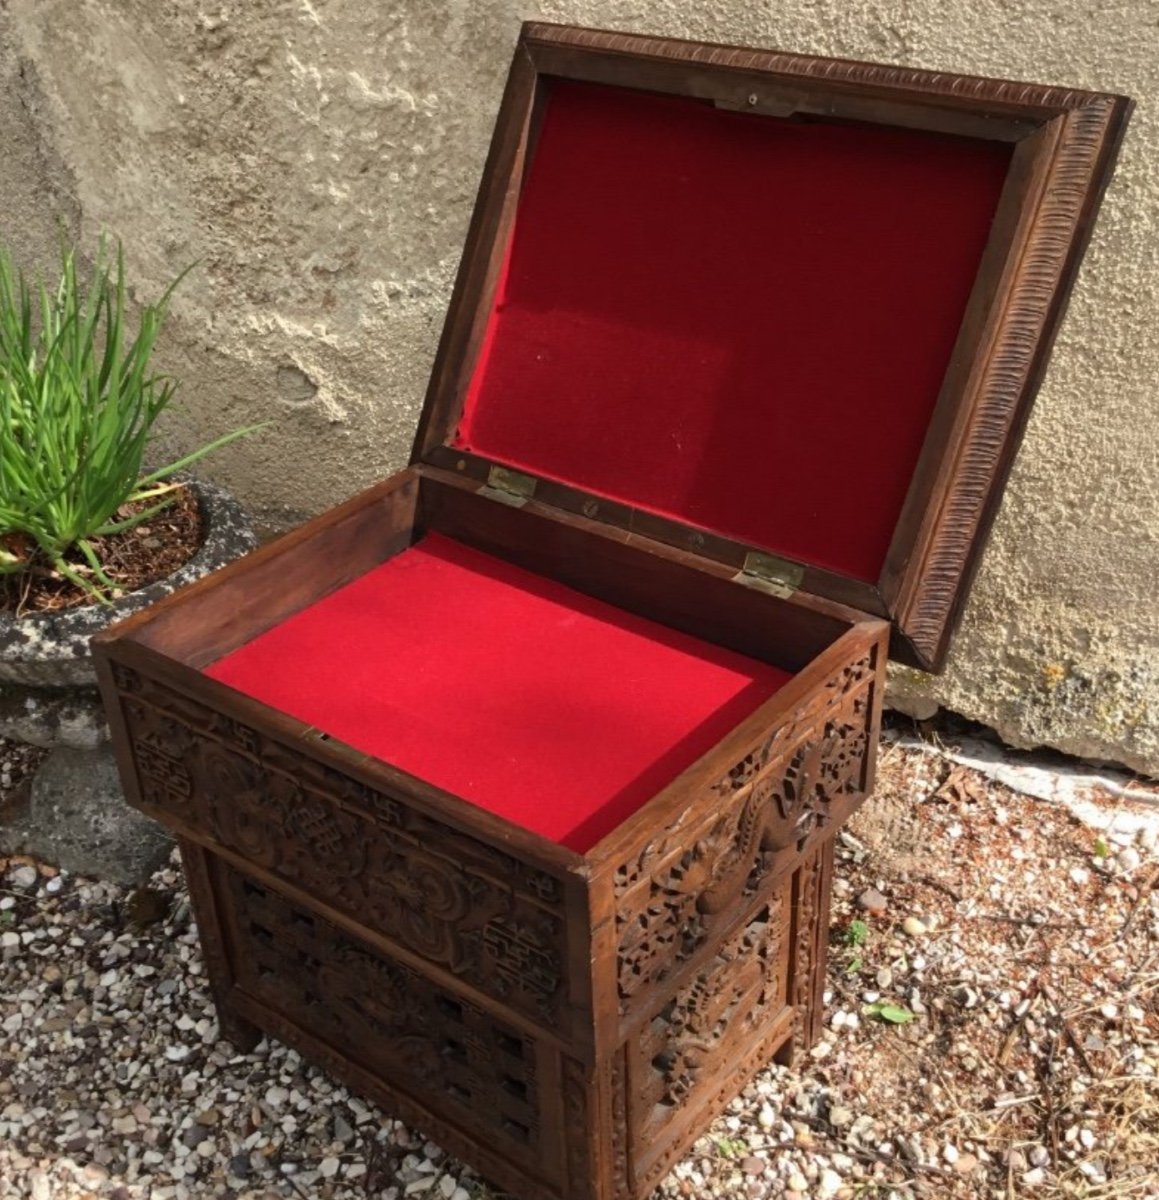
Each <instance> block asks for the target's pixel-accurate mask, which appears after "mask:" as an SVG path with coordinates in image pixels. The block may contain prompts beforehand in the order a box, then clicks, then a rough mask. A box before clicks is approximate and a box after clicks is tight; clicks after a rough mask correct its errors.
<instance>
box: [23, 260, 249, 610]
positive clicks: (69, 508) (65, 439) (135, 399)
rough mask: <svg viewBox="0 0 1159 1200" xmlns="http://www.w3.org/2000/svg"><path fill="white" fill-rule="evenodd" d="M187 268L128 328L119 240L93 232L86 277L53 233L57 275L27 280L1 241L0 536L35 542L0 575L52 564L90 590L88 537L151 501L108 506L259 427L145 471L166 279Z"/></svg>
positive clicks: (164, 399) (98, 571)
mask: <svg viewBox="0 0 1159 1200" xmlns="http://www.w3.org/2000/svg"><path fill="white" fill-rule="evenodd" d="M191 269H192V268H190V267H187V268H186V269H185V270H184V271H182V272H181V273H180V274H179V275H178V276H177V278H176V279H174V280H173V282H172V283H170V284H169V286H168V287H167V288H166V289H165V291H164V292H163V293H162V295H161V297H160V299H159V300H158V301H157V302H156V303H154V304H145V305H143V306H142V307H141V308H140V310H139V312H138V313H137V317H136V329H135V331H134V329H133V328H132V327H131V325H132V322H131V320H130V313H129V307H130V306H129V302H128V299H127V297H128V295H129V291H128V288H127V286H126V279H125V258H124V250H123V248H122V246H121V245H120V243H117V246H116V253H115V254H111V253H110V252H109V246H108V243H107V241H106V239H105V238H103V237H102V238H101V239H100V242H99V244H98V247H97V251H96V255H95V257H94V258H93V261H92V265H91V267H90V268H89V269H88V272H87V276H86V275H85V274H84V272H82V271H81V270H80V269H79V268H78V260H77V255H76V252H75V251H74V250H73V249H71V248H70V247H69V246H68V245H67V244H65V243H64V241H63V240H62V244H61V252H60V275H59V278H58V279H57V281H56V282H55V283H54V284H53V285H52V286H49V284H48V283H46V282H45V281H44V280H43V279H38V280H36V281H35V282H29V281H28V280H27V279H25V277H24V275H23V274H22V273H21V272H20V271H18V270H17V269H16V268H15V267H14V266H13V264H12V262H11V260H10V258H9V255H8V253H7V251H6V250H5V249H4V247H3V246H0V538H3V537H4V536H5V535H6V534H20V535H23V538H22V540H28V541H29V542H30V543H31V544H32V545H33V546H34V550H33V551H32V553H30V555H29V556H27V557H26V558H21V559H20V560H19V561H15V556H14V555H12V554H11V552H10V551H5V552H4V553H3V554H0V574H10V573H16V572H19V571H23V570H26V569H28V568H29V567H31V566H37V565H38V566H41V567H43V566H51V567H52V569H54V570H57V571H59V572H60V573H61V574H62V575H64V576H65V577H66V578H68V579H70V580H71V581H73V582H74V583H75V584H76V585H77V586H78V587H81V588H83V589H84V590H85V591H87V592H89V593H90V594H91V595H92V596H93V597H94V599H101V600H107V592H108V591H110V590H112V589H113V588H115V586H116V581H115V580H113V579H111V578H110V577H109V576H108V575H107V574H106V573H105V571H104V569H103V567H102V564H101V563H100V561H99V555H98V553H97V551H96V549H95V548H94V547H93V545H92V544H91V542H90V540H89V539H91V538H93V537H96V536H99V535H107V534H110V533H117V532H123V531H124V530H126V529H130V528H132V527H133V525H135V524H139V523H140V522H141V521H143V520H145V519H147V517H148V516H151V515H153V514H154V513H155V512H156V511H157V510H156V508H155V507H152V506H151V507H150V509H149V511H147V512H145V513H136V514H133V515H132V516H129V517H124V516H122V517H120V518H118V517H117V515H116V514H117V513H118V511H119V510H121V509H122V508H123V506H124V505H125V504H126V503H128V502H129V501H131V500H136V499H146V498H148V499H160V498H161V497H162V495H163V493H164V490H165V489H164V488H158V487H156V486H155V485H156V484H157V483H158V482H159V481H161V480H164V479H166V478H168V477H169V476H170V475H172V474H173V473H174V472H175V471H178V470H181V469H182V468H183V467H185V466H188V465H191V464H192V463H195V462H197V461H198V460H199V459H200V458H201V457H202V456H203V455H205V454H209V453H211V452H212V451H214V450H217V449H219V448H220V447H222V446H224V445H227V444H228V443H229V442H231V441H234V440H235V439H237V438H239V437H245V436H247V435H248V434H250V433H253V432H254V431H255V430H257V429H260V428H261V426H247V427H246V428H244V429H238V430H234V431H233V432H232V433H226V434H224V435H222V436H220V437H217V438H215V439H213V440H211V441H209V442H207V443H206V444H205V445H203V446H201V447H200V448H198V449H195V450H193V451H191V452H189V453H186V454H184V455H182V456H181V457H179V458H178V459H177V460H176V461H175V462H171V463H169V464H168V465H167V466H165V467H162V468H161V469H160V470H154V471H151V472H146V471H145V469H144V466H143V464H144V462H145V459H146V456H147V454H148V452H149V450H150V448H151V446H152V444H153V429H154V426H155V424H156V422H157V419H158V418H159V417H160V416H161V415H162V413H164V411H165V410H166V408H168V406H169V404H170V403H171V401H172V399H173V396H174V394H175V392H176V384H175V383H174V382H173V381H172V380H171V379H168V378H166V377H165V376H163V375H158V374H156V373H155V372H154V371H153V370H152V368H151V365H150V364H151V359H152V355H153V350H154V347H155V345H156V343H157V341H158V339H159V337H160V336H161V333H162V331H163V329H164V325H165V319H166V317H167V315H168V312H169V306H170V302H171V300H172V298H173V293H174V290H175V289H176V288H177V286H178V285H179V284H180V283H181V281H182V280H183V279H184V278H185V276H186V275H187V274H188V272H189V271H190V270H191Z"/></svg>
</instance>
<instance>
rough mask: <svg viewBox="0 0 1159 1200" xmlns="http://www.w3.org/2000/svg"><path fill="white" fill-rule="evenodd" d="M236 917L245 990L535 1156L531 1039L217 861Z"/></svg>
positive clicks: (396, 1082) (510, 1147) (394, 1081)
mask: <svg viewBox="0 0 1159 1200" xmlns="http://www.w3.org/2000/svg"><path fill="white" fill-rule="evenodd" d="M216 874H217V875H218V877H219V879H220V886H222V887H223V888H224V889H225V891H226V892H227V894H228V903H229V907H230V910H231V911H232V912H233V913H234V914H235V919H236V921H237V932H236V936H237V938H238V945H237V947H236V961H237V982H238V986H239V987H241V989H242V990H243V991H245V992H248V993H249V994H251V995H252V996H253V997H254V998H255V999H257V1000H259V1001H260V1002H261V1003H263V1004H265V1005H268V1006H269V1007H270V1008H272V1009H274V1010H275V1011H277V1012H280V1013H282V1014H283V1015H284V1016H285V1017H287V1018H288V1019H289V1020H291V1021H292V1022H294V1023H295V1024H297V1025H299V1026H301V1027H302V1028H303V1029H305V1030H307V1031H308V1032H311V1033H312V1034H314V1035H315V1036H317V1037H321V1038H322V1039H324V1040H325V1041H328V1042H330V1043H331V1044H333V1045H337V1046H344V1047H350V1048H353V1047H357V1050H358V1056H359V1059H360V1061H361V1062H362V1063H363V1064H364V1065H365V1066H366V1067H367V1068H368V1069H370V1070H372V1071H373V1072H374V1073H375V1074H377V1075H379V1076H381V1077H382V1078H383V1079H385V1080H388V1081H389V1083H390V1086H391V1087H392V1088H397V1089H398V1090H399V1091H401V1092H404V1093H408V1094H410V1095H411V1096H412V1097H414V1098H415V1099H417V1100H419V1101H420V1102H424V1103H427V1104H431V1105H434V1106H437V1107H438V1108H441V1109H444V1110H446V1111H448V1112H452V1113H458V1114H459V1116H460V1118H461V1120H462V1122H463V1124H465V1125H466V1126H468V1127H471V1128H474V1127H478V1126H480V1125H484V1126H486V1127H487V1130H488V1133H489V1136H491V1137H493V1138H494V1139H495V1140H496V1141H497V1142H500V1143H502V1144H503V1145H504V1148H505V1150H506V1151H507V1152H509V1153H515V1154H516V1155H517V1156H518V1157H526V1158H531V1159H534V1158H536V1157H537V1156H538V1154H539V1143H540V1137H541V1129H540V1110H539V1095H538V1083H537V1069H536V1068H537V1063H536V1047H535V1043H534V1042H533V1041H532V1040H531V1039H530V1038H527V1037H525V1036H524V1035H522V1034H521V1033H520V1032H519V1031H518V1030H516V1029H514V1028H512V1027H511V1026H508V1025H506V1024H505V1023H503V1022H501V1021H498V1020H496V1019H495V1018H494V1017H491V1016H489V1015H487V1014H486V1013H484V1012H483V1011H482V1010H480V1009H478V1008H476V1007H475V1006H473V1005H471V1004H469V1003H467V1002H466V1001H464V1000H463V999H462V998H461V997H457V996H454V995H452V994H451V993H449V992H447V991H445V990H443V989H442V988H439V987H437V986H435V985H434V984H432V983H431V982H429V981H428V980H426V979H424V978H423V977H422V976H421V975H419V974H418V973H417V972H415V971H411V970H409V969H407V968H406V967H404V966H402V965H401V964H399V963H395V962H391V961H389V960H388V959H386V958H384V957H382V956H381V955H379V954H376V953H375V952H374V951H372V950H371V949H370V948H369V947H367V946H364V945H362V944H361V943H359V942H357V941H355V940H354V939H353V938H350V937H348V936H347V935H345V934H344V933H343V932H342V931H340V930H339V929H337V928H336V927H335V926H333V925H331V924H329V923H328V922H326V921H323V920H322V919H321V918H320V917H317V916H315V915H314V914H312V913H310V912H308V911H307V910H305V909H302V908H298V907H296V906H294V905H291V904H290V903H289V902H288V901H287V900H285V899H284V898H283V897H281V896H279V895H278V894H277V893H276V892H274V891H272V890H270V889H268V888H265V887H263V886H261V885H260V884H258V883H255V882H254V881H253V880H250V879H248V878H246V877H244V876H243V875H241V874H240V873H239V872H236V871H233V870H231V869H229V868H228V867H223V866H221V865H220V864H218V866H217V869H216Z"/></svg>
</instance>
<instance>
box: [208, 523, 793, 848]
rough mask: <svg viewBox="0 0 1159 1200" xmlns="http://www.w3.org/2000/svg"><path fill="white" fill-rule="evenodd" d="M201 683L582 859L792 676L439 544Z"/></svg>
mask: <svg viewBox="0 0 1159 1200" xmlns="http://www.w3.org/2000/svg"><path fill="white" fill-rule="evenodd" d="M207 674H209V675H210V676H212V677H213V678H215V679H218V680H220V681H222V682H223V683H227V684H230V685H231V686H233V687H235V688H237V689H238V690H240V691H242V692H245V693H247V694H248V695H250V696H253V697H255V698H257V699H259V700H262V701H264V702H265V703H267V704H270V705H272V706H273V707H275V708H277V709H279V710H280V711H282V712H285V713H289V714H290V715H292V716H294V717H297V718H299V719H300V720H302V721H305V722H307V723H308V724H310V725H313V726H316V727H317V728H319V729H321V730H323V731H324V732H326V733H329V734H331V735H333V736H334V737H337V738H339V739H341V740H342V741H344V742H346V743H348V744H349V745H351V746H354V747H355V748H356V749H358V750H362V751H364V752H366V753H368V754H372V755H374V756H376V757H377V758H380V759H382V760H383V761H385V762H388V763H391V764H392V765H394V766H396V767H400V768H402V769H403V770H404V771H407V772H409V773H410V774H412V775H414V776H416V777H418V778H420V779H423V780H426V781H427V782H428V783H433V784H435V785H437V786H438V787H441V788H444V789H445V790H447V791H449V792H452V793H454V794H455V795H457V796H460V797H462V798H463V799H466V800H469V801H471V802H473V803H475V804H477V805H479V806H481V807H482V808H485V809H489V810H490V811H491V812H494V813H498V814H499V815H500V816H503V817H505V818H507V819H508V820H510V821H513V822H515V823H517V824H519V825H521V826H523V827H524V828H527V829H531V830H533V831H535V832H536V833H540V834H542V835H543V836H545V837H547V838H550V839H552V840H553V841H557V842H560V843H562V844H563V845H565V846H569V847H570V848H571V849H573V850H576V851H579V852H581V853H582V852H583V851H585V850H587V849H589V848H590V847H591V846H592V845H594V844H595V843H596V842H597V841H598V840H599V838H600V837H601V836H603V835H604V834H605V833H607V832H609V831H610V830H611V829H613V828H614V827H615V826H616V825H617V824H619V823H620V822H621V821H623V820H624V819H625V818H626V817H627V816H629V815H630V814H631V813H632V812H634V811H635V810H636V809H637V808H638V807H639V806H640V805H641V804H643V803H644V802H645V801H647V800H648V799H649V798H650V797H651V796H653V795H654V794H655V793H656V792H658V791H660V789H661V788H663V787H664V786H665V785H666V784H667V783H669V782H670V781H671V780H672V779H674V778H675V777H676V776H677V775H678V774H679V773H680V772H681V771H682V770H683V769H684V768H685V767H687V766H689V765H691V764H692V763H693V762H694V761H695V760H696V759H697V758H699V757H700V756H701V755H702V754H704V753H705V752H706V751H708V750H709V749H710V748H711V747H712V746H713V745H715V744H716V743H717V742H718V741H719V740H720V739H721V738H722V737H724V736H725V735H726V734H727V733H729V732H730V730H731V729H732V728H733V727H734V726H736V725H737V724H738V723H739V722H740V721H741V720H743V719H744V717H746V716H747V715H748V714H749V713H751V712H752V711H753V710H755V709H756V708H757V707H758V706H759V705H760V704H761V703H762V702H763V701H764V700H765V699H767V698H768V697H769V696H771V695H772V694H773V693H774V692H775V691H776V690H777V689H778V688H779V687H780V686H781V685H782V684H783V683H784V682H785V680H786V679H787V678H788V676H787V675H786V673H785V672H783V671H780V670H778V669H777V668H775V667H771V666H768V665H766V664H764V663H760V662H756V661H755V660H752V659H749V658H746V657H744V656H742V655H740V654H735V653H733V652H731V651H729V650H725V649H721V648H720V647H718V646H713V645H710V644H709V643H707V642H703V641H700V640H698V639H696V638H693V637H688V636H686V635H684V634H681V633H676V632H674V631H672V630H670V629H666V628H665V627H663V626H661V625H658V624H656V623H655V622H653V621H648V620H645V619H643V618H641V617H637V616H633V615H631V614H629V613H626V612H623V611H622V610H620V609H617V608H614V607H612V606H611V605H609V604H604V603H602V602H601V601H598V600H593V599H591V598H590V597H588V596H584V595H581V594H580V593H578V592H575V591H572V590H571V589H570V588H567V587H564V586H562V585H560V584H557V583H553V582H551V581H549V580H546V579H544V578H542V577H540V576H537V575H533V574H531V573H529V572H527V571H524V570H521V569H520V568H518V567H514V566H512V565H511V564H509V563H506V562H503V561H501V560H499V559H496V558H493V557H491V556H490V555H486V554H482V553H480V552H479V551H476V550H473V549H469V548H468V547H466V546H463V545H461V544H459V543H457V542H454V541H451V540H450V539H448V538H444V537H440V536H438V535H434V534H432V535H428V536H427V537H426V538H425V539H423V540H422V541H421V542H419V543H418V544H416V545H414V546H412V547H410V548H409V549H407V550H405V551H403V552H402V553H401V554H399V555H397V556H396V557H395V558H392V559H390V560H389V561H387V562H385V563H383V564H382V565H381V566H379V567H376V568H374V569H373V570H371V571H369V572H368V573H367V574H365V575H363V576H362V577H361V578H359V579H356V580H355V581H354V582H353V583H350V584H348V585H347V586H346V587H344V588H341V589H340V590H339V591H336V592H333V593H331V594H330V595H329V596H326V597H324V598H323V599H321V600H319V601H317V602H315V603H314V604H312V605H310V606H309V607H307V608H305V609H304V610H303V611H301V612H300V613H298V614H296V615H295V616H293V617H291V618H290V619H289V620H287V621H284V622H282V623H281V624H280V625H277V626H275V627H274V628H272V629H270V630H268V631H267V632H266V633H264V634H262V635H260V636H259V637H257V638H255V639H254V640H253V641H252V642H249V643H248V644H247V645H245V646H242V647H241V648H240V649H239V650H236V651H234V652H233V653H232V654H229V655H227V656H226V657H225V658H223V659H220V660H219V661H218V662H216V663H214V664H213V665H212V666H210V667H209V668H207Z"/></svg>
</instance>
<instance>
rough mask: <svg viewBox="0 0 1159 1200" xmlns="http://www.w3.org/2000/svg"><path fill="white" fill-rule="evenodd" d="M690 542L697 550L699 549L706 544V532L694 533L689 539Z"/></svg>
mask: <svg viewBox="0 0 1159 1200" xmlns="http://www.w3.org/2000/svg"><path fill="white" fill-rule="evenodd" d="M688 544H689V545H690V546H691V547H692V548H693V549H695V550H699V549H700V548H701V546H703V545H704V534H703V533H694V534H693V535H692V536H691V537H690V538H689V539H688Z"/></svg>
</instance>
